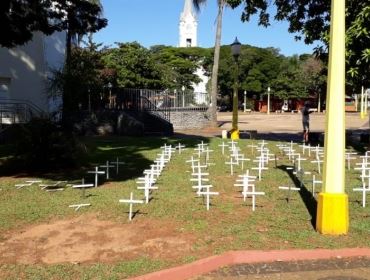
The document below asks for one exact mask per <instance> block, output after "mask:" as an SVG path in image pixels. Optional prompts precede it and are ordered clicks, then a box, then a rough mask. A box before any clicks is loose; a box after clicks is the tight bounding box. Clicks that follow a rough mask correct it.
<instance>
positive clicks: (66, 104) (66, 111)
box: [62, 30, 72, 130]
mask: <svg viewBox="0 0 370 280" xmlns="http://www.w3.org/2000/svg"><path fill="white" fill-rule="evenodd" d="M71 55H72V34H71V32H70V31H69V30H67V34H66V59H65V65H64V71H65V81H64V85H63V97H62V100H63V107H62V108H63V109H62V125H63V128H64V129H65V130H68V129H70V128H71V123H70V114H71V104H70V103H71V86H70V82H71V81H70V76H71V69H70V65H71Z"/></svg>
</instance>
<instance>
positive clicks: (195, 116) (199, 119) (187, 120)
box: [170, 111, 209, 129]
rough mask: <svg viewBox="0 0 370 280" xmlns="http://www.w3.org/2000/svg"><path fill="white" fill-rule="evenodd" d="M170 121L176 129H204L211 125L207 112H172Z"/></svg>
mask: <svg viewBox="0 0 370 280" xmlns="http://www.w3.org/2000/svg"><path fill="white" fill-rule="evenodd" d="M170 119H171V123H172V125H173V128H174V129H195V128H204V127H206V126H208V124H209V116H208V113H207V112H206V111H171V117H170Z"/></svg>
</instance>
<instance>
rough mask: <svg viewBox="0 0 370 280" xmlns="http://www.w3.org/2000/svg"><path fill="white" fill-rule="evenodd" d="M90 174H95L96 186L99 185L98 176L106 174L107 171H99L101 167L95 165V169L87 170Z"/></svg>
mask: <svg viewBox="0 0 370 280" xmlns="http://www.w3.org/2000/svg"><path fill="white" fill-rule="evenodd" d="M87 173H89V174H95V188H96V187H97V186H98V176H99V175H100V174H101V175H103V174H105V171H99V167H98V166H96V167H95V171H87Z"/></svg>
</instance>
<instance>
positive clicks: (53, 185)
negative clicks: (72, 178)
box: [39, 181, 67, 190]
mask: <svg viewBox="0 0 370 280" xmlns="http://www.w3.org/2000/svg"><path fill="white" fill-rule="evenodd" d="M66 183H67V181H57V182H55V183H54V184H39V187H41V189H42V190H44V189H49V188H55V187H61V185H62V184H66ZM55 190H63V189H61V188H59V189H55Z"/></svg>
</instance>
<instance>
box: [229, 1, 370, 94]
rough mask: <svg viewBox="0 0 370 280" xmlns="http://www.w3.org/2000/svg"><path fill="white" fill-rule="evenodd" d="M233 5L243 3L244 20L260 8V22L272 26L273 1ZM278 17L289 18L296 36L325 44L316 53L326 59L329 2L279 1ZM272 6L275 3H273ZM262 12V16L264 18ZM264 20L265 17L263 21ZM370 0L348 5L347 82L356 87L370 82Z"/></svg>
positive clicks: (291, 29)
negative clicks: (270, 16) (270, 11)
mask: <svg viewBox="0 0 370 280" xmlns="http://www.w3.org/2000/svg"><path fill="white" fill-rule="evenodd" d="M232 2H233V4H234V5H233V7H236V6H238V5H244V11H243V13H242V16H241V17H242V20H243V21H249V19H250V17H251V15H253V14H255V13H256V12H257V11H260V24H262V25H264V26H267V25H269V14H268V12H267V7H268V5H269V4H270V3H271V2H270V1H267V0H253V1H250V0H232ZM274 4H275V5H276V8H277V13H276V15H275V19H276V20H280V21H283V20H287V21H288V22H289V29H288V31H289V32H291V33H297V34H298V35H297V36H296V39H298V40H300V39H303V40H304V42H305V43H307V44H310V43H314V42H315V41H316V40H319V41H321V42H322V43H324V46H318V47H317V48H316V54H317V55H319V56H320V57H321V59H323V60H324V61H325V62H326V61H327V52H328V42H329V27H330V7H331V5H330V1H324V0H318V1H313V0H304V1H298V0H276V1H274ZM271 5H272V4H271ZM261 15H262V17H261ZM261 19H262V20H261ZM369 34H370V1H369V0H347V4H346V44H347V46H346V59H347V73H348V76H347V82H350V83H351V84H352V85H353V86H356V87H360V86H361V85H366V86H368V85H369V83H370V66H369V60H370V36H369Z"/></svg>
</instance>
